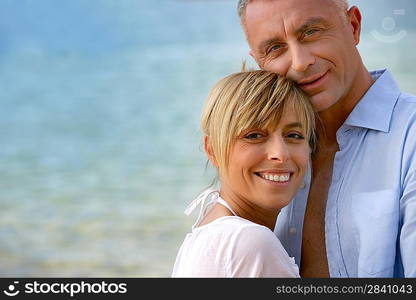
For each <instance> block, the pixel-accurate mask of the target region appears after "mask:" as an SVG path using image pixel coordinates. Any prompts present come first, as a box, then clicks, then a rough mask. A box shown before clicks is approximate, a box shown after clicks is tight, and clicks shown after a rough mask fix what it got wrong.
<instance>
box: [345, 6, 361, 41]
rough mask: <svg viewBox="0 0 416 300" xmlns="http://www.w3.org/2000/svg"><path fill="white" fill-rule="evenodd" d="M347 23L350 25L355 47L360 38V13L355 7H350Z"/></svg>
mask: <svg viewBox="0 0 416 300" xmlns="http://www.w3.org/2000/svg"><path fill="white" fill-rule="evenodd" d="M347 16H348V23H349V25H351V29H352V34H353V36H354V40H355V45H358V44H359V43H360V36H361V12H360V10H359V9H358V7H357V6H352V7H351V8H350V9H349V10H348V12H347Z"/></svg>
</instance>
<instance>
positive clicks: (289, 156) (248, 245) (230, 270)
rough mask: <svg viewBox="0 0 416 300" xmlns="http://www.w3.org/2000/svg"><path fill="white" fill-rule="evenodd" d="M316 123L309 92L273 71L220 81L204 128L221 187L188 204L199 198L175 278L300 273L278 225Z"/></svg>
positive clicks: (299, 181) (299, 178) (205, 113)
mask: <svg viewBox="0 0 416 300" xmlns="http://www.w3.org/2000/svg"><path fill="white" fill-rule="evenodd" d="M314 122H315V121H314V112H313V109H312V106H311V105H310V102H309V100H308V98H307V97H306V96H305V95H304V93H303V92H302V91H301V90H300V89H299V88H298V87H296V86H295V85H294V84H293V83H292V82H291V81H288V80H287V79H284V78H281V77H279V76H278V75H276V74H274V73H270V72H266V71H250V72H240V73H236V74H232V75H230V76H228V77H226V78H224V79H222V80H220V81H219V82H218V83H217V84H216V85H215V86H214V88H213V89H212V90H211V92H210V94H209V96H208V98H207V100H206V103H205V107H204V111H203V115H202V121H201V126H202V130H203V133H204V147H205V152H206V154H207V156H208V159H209V161H210V162H211V163H212V165H214V166H215V167H216V169H217V170H218V175H219V183H220V187H219V188H218V189H208V190H207V191H205V192H203V193H202V194H201V195H200V196H199V197H198V198H197V199H195V200H194V201H193V202H192V203H191V205H190V206H189V207H188V209H187V211H186V213H187V214H189V213H190V212H191V211H192V210H193V209H194V208H195V207H196V206H197V205H199V204H201V210H200V213H199V217H198V219H197V221H196V223H195V224H194V225H193V226H192V232H191V233H188V234H187V236H186V238H185V240H184V242H183V244H182V246H181V248H180V250H179V252H178V255H177V258H176V261H175V265H174V269H173V273H172V276H173V277H299V270H298V267H297V265H296V264H295V262H294V260H293V258H290V257H289V256H288V254H287V252H286V251H285V249H284V248H283V246H282V245H281V243H280V241H279V240H278V239H277V237H276V236H275V234H274V233H273V230H274V227H275V224H276V219H277V216H278V214H279V211H280V209H281V208H282V207H284V206H286V205H287V204H289V202H290V201H291V199H292V198H293V197H294V195H295V193H296V192H297V190H298V189H299V187H300V186H301V184H302V182H303V177H304V174H305V171H306V169H307V167H308V163H309V159H310V154H311V151H312V149H313V148H314V141H315V136H314V130H313V126H314Z"/></svg>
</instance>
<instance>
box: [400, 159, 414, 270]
mask: <svg viewBox="0 0 416 300" xmlns="http://www.w3.org/2000/svg"><path fill="white" fill-rule="evenodd" d="M415 163H416V162H415ZM400 207H401V209H400V211H401V215H402V226H401V231H400V256H401V260H402V264H403V273H404V277H416V260H415V253H416V170H414V171H412V172H411V173H409V174H408V176H407V177H406V180H405V185H404V191H403V194H402V198H401V201H400Z"/></svg>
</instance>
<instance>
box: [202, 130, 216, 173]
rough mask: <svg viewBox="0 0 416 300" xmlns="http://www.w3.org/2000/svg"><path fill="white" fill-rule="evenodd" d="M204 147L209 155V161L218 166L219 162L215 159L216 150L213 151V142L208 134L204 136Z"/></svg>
mask: <svg viewBox="0 0 416 300" xmlns="http://www.w3.org/2000/svg"><path fill="white" fill-rule="evenodd" d="M204 149H205V153H206V154H207V156H208V159H209V161H210V162H211V163H212V164H213V165H214V166H215V167H216V168H218V162H217V160H216V159H215V155H214V151H212V147H211V143H210V140H209V137H208V136H207V135H206V136H205V137H204Z"/></svg>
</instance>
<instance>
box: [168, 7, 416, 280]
mask: <svg viewBox="0 0 416 300" xmlns="http://www.w3.org/2000/svg"><path fill="white" fill-rule="evenodd" d="M238 13H239V16H240V20H241V25H242V27H243V30H244V32H245V35H246V39H247V41H248V44H249V47H250V55H251V56H252V57H253V58H254V59H255V61H256V62H257V64H258V66H259V67H260V69H261V70H256V71H242V72H240V73H235V74H232V75H229V76H227V77H225V78H223V79H222V80H220V81H219V82H218V83H217V84H216V85H215V86H214V87H213V88H212V90H211V92H210V94H209V95H208V98H207V99H206V102H205V106H204V110H203V114H202V119H201V127H202V131H203V134H204V149H205V152H206V154H207V157H208V160H209V161H210V163H211V164H212V165H213V166H214V167H215V168H216V169H217V171H218V179H219V180H218V181H219V184H218V187H214V186H212V188H210V189H208V190H206V191H205V192H203V193H202V194H201V195H199V196H198V198H197V199H195V200H194V201H193V202H192V203H191V204H190V206H189V207H188V209H187V213H190V212H191V211H192V210H193V209H194V208H195V207H197V206H198V205H200V206H201V207H200V213H199V216H198V219H197V221H196V223H195V224H194V226H193V227H192V231H191V232H190V233H188V234H187V235H186V237H185V240H184V241H183V243H182V245H181V247H180V249H179V252H178V254H177V257H176V261H175V264H174V267H173V273H172V276H173V277H416V259H415V258H414V255H415V253H416V157H415V155H416V97H415V96H412V95H409V94H406V93H402V92H401V91H400V90H399V88H398V86H397V84H396V83H395V81H394V79H393V77H392V75H391V74H390V73H389V71H388V70H379V71H372V72H369V71H368V70H367V69H366V67H365V65H364V64H363V61H362V59H361V56H360V54H359V52H358V50H357V45H358V43H359V41H360V32H361V18H362V17H361V13H360V10H359V9H358V8H357V7H356V6H352V7H349V5H348V2H347V0H240V1H239V3H238ZM381 50H382V49H381Z"/></svg>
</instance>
